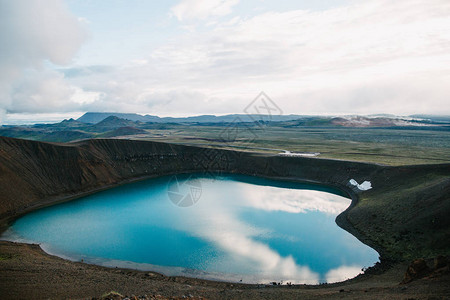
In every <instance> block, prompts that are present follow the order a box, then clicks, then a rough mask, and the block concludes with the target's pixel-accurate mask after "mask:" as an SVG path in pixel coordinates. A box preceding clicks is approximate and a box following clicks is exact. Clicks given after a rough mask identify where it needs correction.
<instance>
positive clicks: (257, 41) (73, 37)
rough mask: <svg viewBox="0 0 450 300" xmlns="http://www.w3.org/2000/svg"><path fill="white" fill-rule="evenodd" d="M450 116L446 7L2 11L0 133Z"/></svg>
mask: <svg viewBox="0 0 450 300" xmlns="http://www.w3.org/2000/svg"><path fill="white" fill-rule="evenodd" d="M261 91H264V92H265V93H266V94H267V95H269V97H271V98H272V99H273V101H274V102H276V104H277V105H278V106H279V107H280V108H281V109H282V110H283V112H284V113H285V114H290V113H293V114H376V113H392V114H398V115H408V114H414V113H434V114H449V113H450V99H449V98H450V1H448V0H396V1H392V0H366V1H351V0H336V1H326V0H315V1H299V0H283V1H280V0H245V1H244V0H171V1H156V0H154V1H151V0H148V1H145V0H108V1H106V0H105V1H100V0H98V1H92V0H65V1H64V0H0V121H1V123H8V122H9V121H10V120H12V119H14V118H34V119H39V118H49V119H50V118H64V117H78V116H79V115H81V114H82V113H83V112H86V111H107V112H112V111H114V112H136V113H141V114H152V115H159V116H186V115H198V114H227V113H242V112H243V110H244V109H245V107H246V106H247V104H249V103H250V102H251V101H252V100H253V99H254V98H255V97H256V96H257V95H258V94H259V92H261Z"/></svg>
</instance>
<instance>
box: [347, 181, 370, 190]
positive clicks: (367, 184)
mask: <svg viewBox="0 0 450 300" xmlns="http://www.w3.org/2000/svg"><path fill="white" fill-rule="evenodd" d="M349 182H350V184H351V185H353V186H356V187H357V188H358V189H360V190H361V191H367V190H370V189H371V188H372V183H370V181H364V182H363V183H361V184H358V182H357V181H356V180H355V179H350V181H349Z"/></svg>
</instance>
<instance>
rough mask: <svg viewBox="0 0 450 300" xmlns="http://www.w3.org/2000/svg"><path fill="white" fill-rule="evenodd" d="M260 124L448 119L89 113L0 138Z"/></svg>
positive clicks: (441, 122)
mask: <svg viewBox="0 0 450 300" xmlns="http://www.w3.org/2000/svg"><path fill="white" fill-rule="evenodd" d="M262 123H263V124H264V125H265V126H267V127H278V128H286V129H293V130H295V129H297V128H298V129H301V128H306V127H310V128H311V127H320V128H325V127H328V128H344V129H345V128H386V129H415V130H434V131H436V130H446V131H448V130H450V118H448V117H447V118H446V117H436V118H435V117H433V116H425V115H420V116H417V117H415V118H413V117H396V116H391V115H376V116H375V115H374V116H341V117H330V116H301V115H287V116H268V115H244V114H233V115H225V116H213V115H203V116H196V117H187V118H159V117H156V116H150V115H145V116H142V115H139V114H121V113H94V112H89V113H86V114H84V115H83V116H82V117H80V118H79V119H78V120H74V119H69V120H64V121H62V122H60V123H55V124H35V125H22V126H11V125H4V126H1V127H0V136H6V137H15V138H22V139H31V140H39V141H49V142H70V141H75V140H82V139H90V138H118V137H129V136H135V137H136V136H140V137H148V136H155V135H159V136H161V135H164V134H165V133H164V130H170V129H174V130H182V131H184V130H186V129H188V127H191V126H201V128H202V129H201V130H208V128H213V127H227V126H233V127H239V126H241V127H242V126H245V127H247V128H248V127H252V126H253V127H258V126H260V125H261V124H262ZM154 130H163V132H162V133H161V132H157V133H155V132H154ZM190 130H192V129H190ZM193 130H199V129H198V128H197V129H193Z"/></svg>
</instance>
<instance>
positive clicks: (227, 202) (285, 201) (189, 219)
mask: <svg viewBox="0 0 450 300" xmlns="http://www.w3.org/2000/svg"><path fill="white" fill-rule="evenodd" d="M202 185H203V195H202V198H201V199H200V201H199V202H198V203H197V205H195V206H194V207H191V208H188V209H183V211H182V214H183V217H182V218H180V219H179V224H178V226H179V227H180V228H179V229H182V230H185V231H187V232H189V234H191V235H194V236H197V237H199V238H201V239H204V240H208V241H210V242H211V243H213V244H214V245H215V246H216V247H217V248H219V249H221V250H222V251H224V252H225V253H226V254H227V256H228V259H226V258H225V260H223V261H220V260H217V259H216V260H213V261H209V262H207V263H208V264H211V265H212V264H215V265H216V266H217V265H222V267H224V268H227V269H228V268H229V269H230V270H232V269H236V268H237V269H241V270H242V269H243V270H247V271H248V270H254V271H256V272H257V273H258V277H259V278H258V279H259V281H260V282H261V281H265V280H269V278H272V280H273V278H278V280H283V281H285V282H286V281H291V282H293V283H308V284H317V283H319V279H320V276H319V274H318V273H317V272H313V271H312V270H311V269H310V268H309V267H308V266H302V265H299V264H297V263H296V261H295V259H294V258H293V257H292V256H291V255H288V256H282V255H280V254H279V253H278V252H277V251H275V250H274V249H272V248H271V247H270V246H269V245H268V244H266V243H264V242H262V241H261V240H258V239H257V237H260V236H262V235H264V234H270V232H267V229H263V228H258V227H255V226H252V225H250V224H248V223H246V222H245V221H243V220H241V219H240V218H239V212H240V211H241V210H242V209H243V208H249V207H250V208H254V209H261V210H265V211H283V212H289V213H304V212H306V211H319V212H323V213H326V214H333V215H337V214H339V213H340V212H342V211H343V210H345V209H346V208H347V207H348V205H349V202H350V201H349V199H346V198H344V197H341V196H337V195H333V194H330V193H326V192H320V191H314V190H297V189H284V188H277V187H270V186H256V187H255V185H251V184H247V183H242V182H235V181H221V182H220V183H218V182H215V181H213V180H207V179H205V180H203V181H202ZM230 258H232V259H230ZM233 265H234V266H233Z"/></svg>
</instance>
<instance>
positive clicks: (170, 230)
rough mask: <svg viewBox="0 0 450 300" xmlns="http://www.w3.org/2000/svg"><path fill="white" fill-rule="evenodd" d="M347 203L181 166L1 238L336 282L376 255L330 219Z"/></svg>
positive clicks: (65, 250) (229, 276) (155, 262)
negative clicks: (178, 171) (187, 171)
mask: <svg viewBox="0 0 450 300" xmlns="http://www.w3.org/2000/svg"><path fill="white" fill-rule="evenodd" d="M175 179H176V180H175ZM192 204H193V205H192ZM349 205H350V199H348V198H345V197H343V195H341V194H340V192H339V191H337V190H333V189H330V188H325V187H321V186H316V185H305V184H296V183H288V182H279V181H272V180H266V179H261V178H255V177H248V176H241V175H232V176H231V175H230V176H223V177H216V178H214V179H212V178H207V177H204V176H202V175H200V174H195V175H180V176H177V177H161V178H157V179H149V180H145V181H141V182H136V183H132V184H127V185H124V186H120V187H116V188H113V189H110V190H107V191H103V192H99V193H96V194H93V195H90V196H87V197H83V198H80V199H78V200H75V201H71V202H67V203H63V204H59V205H55V206H52V207H48V208H44V209H41V210H38V211H35V212H32V213H29V214H27V215H25V216H23V217H21V218H19V219H18V220H17V221H16V222H15V223H14V224H13V225H12V227H11V228H10V229H9V230H8V231H7V232H6V233H5V234H4V236H3V238H6V239H10V240H21V241H27V242H35V243H41V246H42V247H43V248H44V250H46V251H47V252H49V253H52V254H56V255H59V256H62V257H65V258H68V259H72V260H80V259H83V260H84V261H86V262H91V263H95V264H100V265H106V266H119V267H129V268H137V269H143V270H153V271H158V272H162V273H164V274H166V275H185V276H193V277H200V278H206V279H219V280H227V281H240V280H242V281H243V282H258V283H266V282H269V281H278V282H279V281H281V280H283V281H284V282H287V281H290V282H292V283H310V284H314V283H319V282H335V281H340V280H344V279H347V278H351V277H353V276H356V275H357V274H358V273H359V272H360V271H361V268H363V267H368V266H371V265H373V264H374V263H375V262H376V261H377V260H378V254H377V253H376V252H375V251H374V250H373V249H371V248H369V247H368V246H366V245H364V244H362V243H361V242H359V241H358V240H357V239H356V238H355V237H353V236H352V235H351V234H349V233H347V232H346V231H344V230H342V229H341V228H339V227H338V226H337V225H336V223H335V217H336V216H337V215H338V214H339V213H340V212H342V211H343V210H345V209H346V208H347V207H348V206H349Z"/></svg>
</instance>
